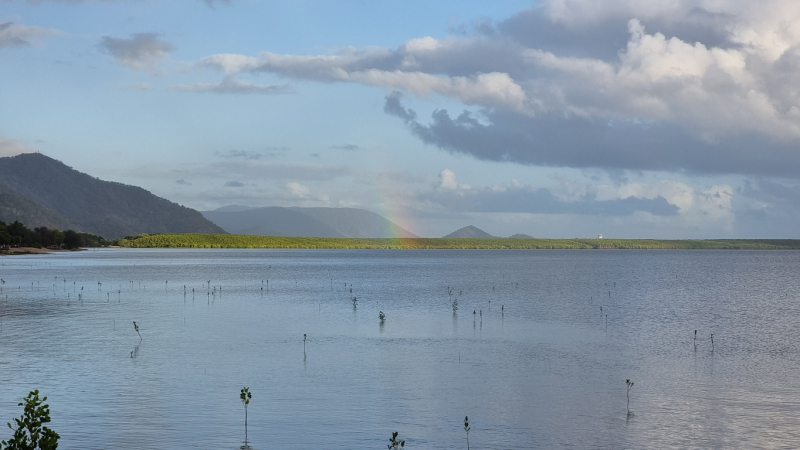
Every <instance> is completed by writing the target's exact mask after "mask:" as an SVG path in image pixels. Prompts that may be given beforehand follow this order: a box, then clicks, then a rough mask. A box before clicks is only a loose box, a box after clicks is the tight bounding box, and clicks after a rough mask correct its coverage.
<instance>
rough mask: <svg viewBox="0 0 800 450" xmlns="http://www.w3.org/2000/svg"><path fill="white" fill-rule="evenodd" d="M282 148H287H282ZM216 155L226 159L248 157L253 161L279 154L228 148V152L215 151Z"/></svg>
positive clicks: (247, 158)
mask: <svg viewBox="0 0 800 450" xmlns="http://www.w3.org/2000/svg"><path fill="white" fill-rule="evenodd" d="M280 150H286V149H285V148H281V149H280ZM214 155H215V156H218V157H220V158H225V159H246V160H251V161H257V160H260V159H264V158H274V157H276V156H278V154H277V153H274V152H253V151H245V150H236V149H233V150H228V151H227V152H214Z"/></svg>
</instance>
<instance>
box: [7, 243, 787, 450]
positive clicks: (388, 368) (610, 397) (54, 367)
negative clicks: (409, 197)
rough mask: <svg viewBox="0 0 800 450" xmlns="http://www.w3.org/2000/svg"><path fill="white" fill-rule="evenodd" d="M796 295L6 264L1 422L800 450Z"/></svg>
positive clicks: (679, 270)
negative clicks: (23, 405)
mask: <svg viewBox="0 0 800 450" xmlns="http://www.w3.org/2000/svg"><path fill="white" fill-rule="evenodd" d="M798 273H800V252H788V251H787V252H777V251H776V252H756V251H753V252H736V251H719V252H717V251H267V250H250V251H242V250H98V251H87V252H78V253H68V254H54V255H35V256H21V257H13V258H10V257H9V258H2V259H0V279H2V280H4V281H5V283H0V421H9V420H11V418H13V417H15V416H19V414H20V411H19V408H18V407H17V403H18V402H19V401H21V399H22V398H23V397H24V396H25V395H26V394H27V392H28V391H29V390H32V389H37V388H38V389H40V391H41V392H42V393H43V394H44V395H47V396H48V402H49V403H50V406H51V415H52V418H53V422H52V424H51V425H52V428H53V429H54V430H56V431H57V432H58V433H59V434H61V436H62V439H61V445H60V448H64V449H86V448H142V449H163V448H187V447H188V448H213V449H217V448H223V449H224V448H229V449H233V448H239V449H245V448H253V447H255V448H281V449H308V448H340V449H361V448H382V446H383V445H386V442H385V441H386V440H387V437H388V436H390V435H391V432H393V431H399V432H400V435H401V436H403V439H405V440H406V442H407V448H454V447H459V446H460V444H456V443H461V442H462V441H463V440H464V435H463V433H464V430H463V429H462V428H463V423H462V422H463V417H464V416H467V415H468V416H469V417H470V426H471V427H472V431H471V432H470V444H471V446H473V447H475V448H483V449H528V448H565V447H577V448H608V449H618V448H666V447H678V448H681V447H699V448H708V447H712V448H764V447H783V448H786V447H798V446H800V431H799V430H800V378H798V377H797V376H796V373H797V372H798V369H800V339H798V338H800V336H798V334H799V333H800V302H798V298H797V295H798V292H800V289H798V288H800V281H799V280H798V278H797V276H796V275H797V274H798ZM203 297H206V302H203V301H202V298H203ZM354 298H355V299H356V301H354V300H353V299H354ZM492 304H493V305H494V307H492ZM473 311H474V313H473ZM379 312H383V313H385V320H382V321H380V320H379V323H378V326H377V327H376V326H375V325H376V324H375V321H376V320H378V319H379ZM506 312H508V313H509V314H508V317H506V314H505V313H506ZM598 312H599V314H598ZM470 316H471V317H470ZM133 320H136V323H137V325H138V326H139V327H140V330H139V331H140V333H141V335H142V338H143V339H141V340H140V337H139V335H138V334H137V332H136V330H135V329H134V327H132V326H131V323H132V321H133ZM117 322H119V323H120V326H119V327H118V326H116V325H117ZM469 322H472V326H470V324H469ZM694 330H697V337H696V339H695V334H694ZM712 333H713V342H712V340H711V335H712ZM301 355H302V356H301ZM301 358H302V359H301ZM626 379H631V380H632V381H635V387H634V388H633V389H631V391H630V411H631V413H630V414H628V413H627V412H626V403H627V396H626V386H625V380H626ZM241 386H250V388H251V389H252V391H253V392H255V393H257V394H256V395H257V396H254V398H253V400H252V402H251V403H250V405H249V406H248V408H249V416H248V430H247V432H248V434H247V437H246V439H245V441H244V442H243V441H242V440H241V438H242V434H241V431H242V429H241V427H242V419H244V418H243V417H242V411H241V403H240V401H239V399H238V394H239V389H240V388H241ZM3 433H7V432H2V431H0V438H6V436H5V435H4V434H3ZM251 446H253V447H251Z"/></svg>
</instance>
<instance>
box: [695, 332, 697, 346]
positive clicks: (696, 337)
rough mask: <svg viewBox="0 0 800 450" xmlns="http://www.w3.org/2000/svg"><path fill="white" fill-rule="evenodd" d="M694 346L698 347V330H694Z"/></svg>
mask: <svg viewBox="0 0 800 450" xmlns="http://www.w3.org/2000/svg"><path fill="white" fill-rule="evenodd" d="M694 346H695V347H697V330H694Z"/></svg>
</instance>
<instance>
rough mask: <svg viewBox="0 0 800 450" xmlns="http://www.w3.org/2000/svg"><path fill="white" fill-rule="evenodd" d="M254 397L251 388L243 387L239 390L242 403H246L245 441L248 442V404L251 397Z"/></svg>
mask: <svg viewBox="0 0 800 450" xmlns="http://www.w3.org/2000/svg"><path fill="white" fill-rule="evenodd" d="M251 398H253V394H251V393H250V388H247V387H243V388H242V390H241V391H240V392H239V400H241V401H242V405H244V441H245V442H247V405H249V404H250V399H251Z"/></svg>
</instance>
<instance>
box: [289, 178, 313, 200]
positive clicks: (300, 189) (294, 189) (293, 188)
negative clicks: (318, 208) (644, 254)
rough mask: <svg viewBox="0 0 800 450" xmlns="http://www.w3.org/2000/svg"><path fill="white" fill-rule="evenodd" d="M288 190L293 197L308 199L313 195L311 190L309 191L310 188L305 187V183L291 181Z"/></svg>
mask: <svg viewBox="0 0 800 450" xmlns="http://www.w3.org/2000/svg"><path fill="white" fill-rule="evenodd" d="M286 189H288V190H289V192H290V193H291V194H292V195H295V196H297V197H302V198H307V197H308V196H309V195H311V189H309V188H308V186H306V185H304V184H303V183H300V182H297V181H290V182H288V183H286Z"/></svg>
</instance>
